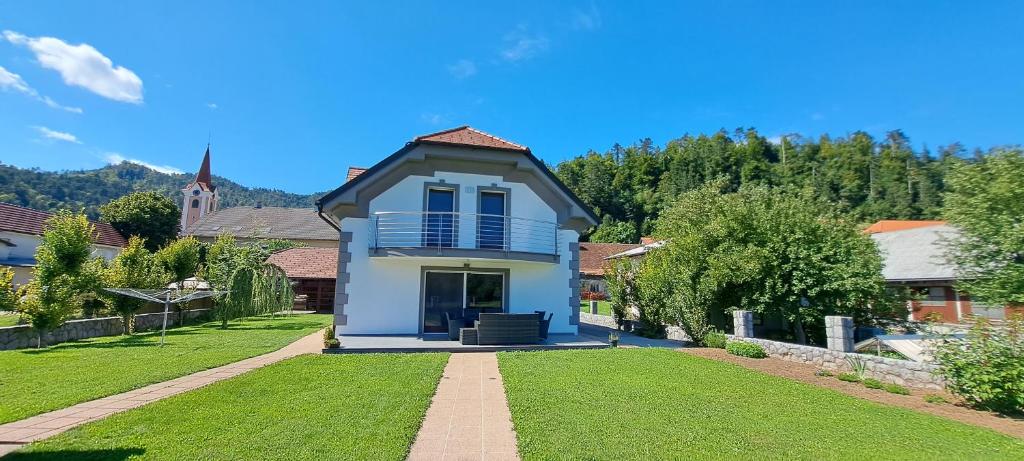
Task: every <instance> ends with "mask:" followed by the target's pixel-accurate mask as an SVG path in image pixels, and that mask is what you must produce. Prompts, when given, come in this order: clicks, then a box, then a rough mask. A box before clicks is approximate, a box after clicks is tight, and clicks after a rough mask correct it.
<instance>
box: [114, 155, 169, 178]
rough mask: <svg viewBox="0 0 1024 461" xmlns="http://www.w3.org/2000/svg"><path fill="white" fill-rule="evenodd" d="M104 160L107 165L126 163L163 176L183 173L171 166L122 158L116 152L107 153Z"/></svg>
mask: <svg viewBox="0 0 1024 461" xmlns="http://www.w3.org/2000/svg"><path fill="white" fill-rule="evenodd" d="M106 160H107V163H109V164H111V165H117V164H119V163H124V162H128V163H134V164H136V165H141V166H144V167H146V168H149V169H150V170H153V171H156V172H159V173H165V174H182V173H184V172H183V171H181V170H179V169H177V168H175V167H173V166H168V165H162V166H161V165H154V164H152V163H147V162H143V161H142V160H138V159H134V158H126V157H125V156H123V155H121V154H119V153H117V152H107V155H106Z"/></svg>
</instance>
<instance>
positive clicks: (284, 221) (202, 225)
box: [181, 146, 338, 248]
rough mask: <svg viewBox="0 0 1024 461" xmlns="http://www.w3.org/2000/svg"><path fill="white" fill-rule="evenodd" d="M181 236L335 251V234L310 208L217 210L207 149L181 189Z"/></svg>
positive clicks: (262, 207)
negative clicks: (292, 244)
mask: <svg viewBox="0 0 1024 461" xmlns="http://www.w3.org/2000/svg"><path fill="white" fill-rule="evenodd" d="M181 191H182V208H181V234H182V235H191V236H194V237H196V238H197V239H199V240H200V241H204V242H212V241H214V240H216V239H217V237H219V236H221V235H224V234H227V235H231V236H233V237H235V239H236V240H237V241H240V242H246V241H254V240H261V239H262V240H266V239H283V240H291V241H294V242H297V243H301V244H303V245H306V246H310V247H319V248H337V247H338V234H337V232H336V231H335V229H334V228H333V227H331V226H330V225H329V224H327V223H326V222H324V221H323V220H322V219H320V217H319V216H318V215H317V211H316V210H315V209H313V208H312V207H310V208H286V207H271V206H262V205H261V204H259V203H256V204H253V206H238V207H231V208H225V209H223V210H221V209H218V202H219V195H218V194H219V193H218V191H217V186H216V185H214V184H213V175H212V174H211V172H210V148H209V146H207V148H206V153H205V154H204V155H203V163H202V165H201V166H200V167H199V172H198V173H196V177H195V179H194V180H192V182H190V183H188V184H187V185H186V186H185V187H184V188H182V190H181Z"/></svg>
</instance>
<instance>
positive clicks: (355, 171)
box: [345, 166, 368, 182]
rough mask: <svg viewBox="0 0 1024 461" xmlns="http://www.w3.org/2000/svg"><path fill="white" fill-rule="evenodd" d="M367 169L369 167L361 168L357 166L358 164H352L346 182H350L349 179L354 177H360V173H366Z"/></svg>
mask: <svg viewBox="0 0 1024 461" xmlns="http://www.w3.org/2000/svg"><path fill="white" fill-rule="evenodd" d="M367 169H368V168H360V167H357V166H350V167H348V174H347V175H346V177H345V182H349V181H351V180H353V179H356V178H358V177H359V175H361V174H363V173H365V172H366V170H367Z"/></svg>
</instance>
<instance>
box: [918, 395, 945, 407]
mask: <svg viewBox="0 0 1024 461" xmlns="http://www.w3.org/2000/svg"><path fill="white" fill-rule="evenodd" d="M924 401H925V402H928V403H934V404H936V405H938V404H943V403H949V401H948V400H946V398H945V397H943V396H941V395H939V394H925V396H924Z"/></svg>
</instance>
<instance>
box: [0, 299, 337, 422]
mask: <svg viewBox="0 0 1024 461" xmlns="http://www.w3.org/2000/svg"><path fill="white" fill-rule="evenodd" d="M330 318H331V317H330V315H317V314H307V315H294V316H290V317H278V318H277V319H274V320H271V319H269V318H257V319H251V320H247V321H245V322H242V323H239V322H232V324H231V326H230V327H229V328H228V329H227V330H221V329H220V328H219V326H220V324H219V323H217V322H212V323H205V324H201V325H196V326H186V327H182V328H175V329H172V330H168V332H167V345H165V346H164V347H160V346H159V343H160V332H159V331H155V332H147V333H139V334H136V335H134V336H110V337H103V338H91V339H86V340H81V341H76V342H70V343H62V344H57V345H55V346H51V347H47V348H43V349H39V350H36V349H21V350H15V351H2V352H0V402H2V404H0V423H5V422H9V421H15V420H18V419H22V418H26V417H29V416H32V415H36V414H39V413H44V412H46V411H50V410H56V409H60V408H64V407H67V406H70V405H73V404H76V403H80V402H84V401H87V400H92V399H97V398H100V397H106V396H108V395H111V394H117V393H120V392H125V391H129V390H131V389H135V388H139V387H142V386H145V385H147V384H152V383H156V382H160V381H166V380H169V379H173V378H176V377H178V376H183V375H187V374H190V373H194V372H197V371H201V370H205V369H208V368H213V367H216V366H220V365H224V364H227V363H231V362H235V361H238V360H242V359H245V358H248V357H253V356H256V355H260V354H264V353H267V352H270V351H273V350H277V349H280V348H281V347H284V346H285V345H287V344H288V343H291V342H292V341H295V340H296V339H299V338H301V337H302V336H305V335H307V334H310V333H312V332H313V331H315V330H317V329H319V328H322V327H323V326H324V325H326V324H328V323H329V322H330Z"/></svg>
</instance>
